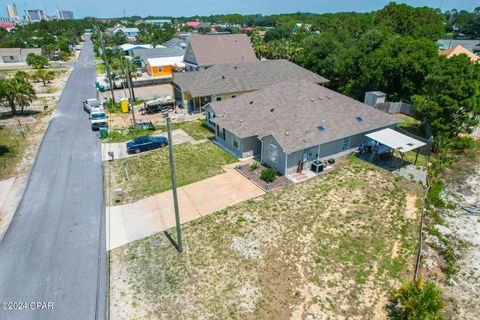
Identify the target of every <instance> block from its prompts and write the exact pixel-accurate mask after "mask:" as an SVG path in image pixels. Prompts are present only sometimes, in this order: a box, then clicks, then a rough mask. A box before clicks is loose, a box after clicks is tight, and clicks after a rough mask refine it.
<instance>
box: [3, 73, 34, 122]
mask: <svg viewBox="0 0 480 320" xmlns="http://www.w3.org/2000/svg"><path fill="white" fill-rule="evenodd" d="M35 98H36V95H35V90H34V89H33V86H32V84H31V83H30V82H28V81H27V80H25V79H22V78H11V79H0V100H1V101H5V102H7V103H8V105H9V106H10V109H11V110H12V114H17V106H20V107H21V112H22V113H23V110H24V108H25V107H28V106H29V105H30V103H32V101H33V99H35Z"/></svg>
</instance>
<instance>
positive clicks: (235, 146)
mask: <svg viewBox="0 0 480 320" xmlns="http://www.w3.org/2000/svg"><path fill="white" fill-rule="evenodd" d="M232 144H233V146H234V148H235V149H238V145H239V144H238V137H237V136H232Z"/></svg>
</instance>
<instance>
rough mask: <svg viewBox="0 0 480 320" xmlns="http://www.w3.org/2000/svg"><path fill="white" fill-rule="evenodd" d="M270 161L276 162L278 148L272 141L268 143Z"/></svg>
mask: <svg viewBox="0 0 480 320" xmlns="http://www.w3.org/2000/svg"><path fill="white" fill-rule="evenodd" d="M270 160H271V161H272V162H277V161H278V146H277V144H276V143H275V142H274V141H271V142H270Z"/></svg>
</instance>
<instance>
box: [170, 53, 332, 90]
mask: <svg viewBox="0 0 480 320" xmlns="http://www.w3.org/2000/svg"><path fill="white" fill-rule="evenodd" d="M302 79H305V80H308V81H310V82H315V83H319V84H325V83H328V82H329V81H328V79H325V78H324V77H321V76H319V75H318V74H316V73H313V72H311V71H309V70H307V69H305V68H302V67H300V66H298V65H296V64H294V63H292V62H290V61H287V60H267V61H255V62H245V63H229V64H220V65H215V66H213V67H211V68H209V69H207V70H205V71H199V72H185V73H176V74H175V75H174V78H173V80H172V82H173V83H175V84H176V85H178V86H179V87H180V88H181V90H182V91H184V92H189V93H190V94H191V95H192V97H204V96H210V95H220V94H227V93H236V92H246V91H254V90H258V89H261V88H264V87H267V86H271V85H273V84H276V83H279V82H282V81H286V80H296V81H299V80H302Z"/></svg>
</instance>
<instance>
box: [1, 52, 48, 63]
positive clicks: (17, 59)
mask: <svg viewBox="0 0 480 320" xmlns="http://www.w3.org/2000/svg"><path fill="white" fill-rule="evenodd" d="M30 53H33V54H36V55H41V54H42V49H41V48H0V64H5V63H25V62H26V60H27V56H28V55H29V54H30Z"/></svg>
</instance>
